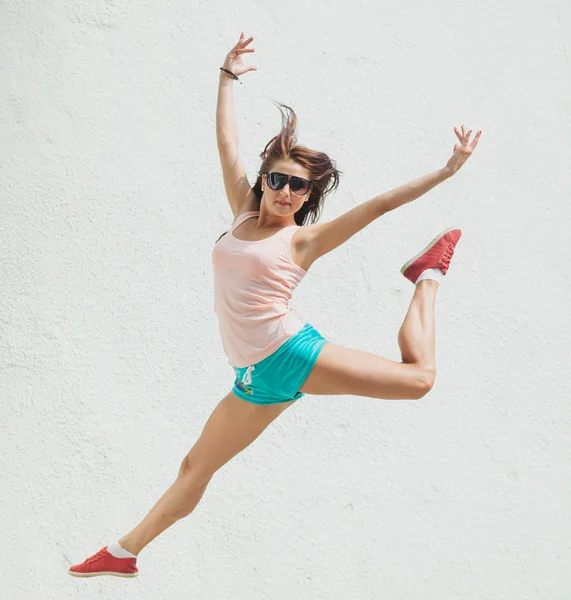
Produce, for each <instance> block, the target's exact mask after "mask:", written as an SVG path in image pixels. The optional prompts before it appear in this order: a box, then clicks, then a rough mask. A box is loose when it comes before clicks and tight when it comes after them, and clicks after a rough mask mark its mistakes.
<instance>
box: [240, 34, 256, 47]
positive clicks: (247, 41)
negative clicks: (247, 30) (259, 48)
mask: <svg viewBox="0 0 571 600" xmlns="http://www.w3.org/2000/svg"><path fill="white" fill-rule="evenodd" d="M253 39H254V37H253V36H252V37H249V38H248V39H247V40H243V41H242V42H241V44H240V45H241V47H242V48H244V46H247V45H248V44H249V43H250V42H251V41H252V40H253Z"/></svg>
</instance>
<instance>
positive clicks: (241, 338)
mask: <svg viewBox="0 0 571 600" xmlns="http://www.w3.org/2000/svg"><path fill="white" fill-rule="evenodd" d="M252 40H253V38H252V37H250V38H248V39H244V34H243V33H242V34H241V35H240V39H239V41H238V43H237V44H236V46H234V47H233V48H232V49H231V50H230V52H229V53H228V55H227V56H226V60H225V62H224V66H223V67H222V68H221V71H220V82H219V89H218V105H217V112H216V132H217V138H218V150H219V153H220V159H221V163H222V173H223V177H224V186H225V189H226V194H227V196H228V200H229V203H230V206H231V208H232V212H233V213H234V223H233V225H232V227H231V229H230V230H229V231H228V232H226V233H225V234H223V235H222V236H220V238H219V239H218V240H217V242H216V243H215V245H214V250H213V253H212V262H213V267H214V283H215V286H214V288H215V311H216V314H217V316H218V319H219V325H220V334H221V337H222V343H223V347H224V351H225V354H226V356H227V358H228V362H229V364H230V365H231V366H232V367H233V368H234V371H235V373H236V379H235V381H234V386H233V388H232V390H231V391H230V392H229V393H228V394H227V395H226V396H225V397H224V398H223V399H222V400H221V402H220V403H219V404H218V405H217V406H216V408H215V409H214V411H213V413H212V414H211V416H210V417H209V418H208V420H207V422H206V424H205V426H204V429H203V431H202V433H201V435H200V437H199V439H198V440H197V441H196V443H195V444H194V446H193V447H192V449H191V450H190V452H189V453H188V454H187V456H186V457H185V458H184V459H183V461H182V464H181V465H180V469H179V474H178V477H177V478H176V480H175V481H174V483H173V484H172V485H171V487H170V488H169V489H168V490H167V491H166V492H165V493H164V495H163V496H162V497H161V498H160V499H159V501H158V502H157V504H156V505H155V506H154V507H153V508H152V509H151V511H150V512H149V513H148V514H147V516H146V517H145V518H144V519H143V520H142V521H141V523H139V525H137V526H136V527H135V528H134V529H133V530H132V531H131V532H130V533H128V534H127V535H125V536H124V537H123V538H121V539H119V540H118V542H115V543H112V544H110V545H108V546H105V547H103V548H102V549H101V550H99V552H97V553H96V554H94V555H93V556H91V557H90V558H88V559H86V560H85V561H84V562H83V563H81V564H78V565H75V566H73V567H71V568H70V570H69V574H70V575H73V576H77V577H93V576H96V575H114V576H119V577H136V576H137V575H138V569H137V566H136V560H137V556H138V554H139V553H140V552H141V550H142V549H143V548H144V547H145V546H147V545H148V544H149V543H150V542H151V541H152V540H153V539H155V538H156V537H157V536H158V535H159V534H160V533H162V532H163V531H165V529H167V528H168V527H170V526H171V525H172V524H173V523H175V522H177V521H178V520H179V519H182V518H183V517H186V516H187V515H189V514H190V513H191V512H192V511H193V510H194V509H195V507H196V505H197V504H198V503H199V501H200V499H201V498H202V495H203V494H204V491H205V490H206V486H207V485H208V483H209V482H210V480H211V479H212V477H213V475H214V474H215V473H216V472H217V471H218V470H219V469H220V468H221V467H222V466H223V465H224V464H226V463H227V462H228V461H229V460H230V459H231V458H233V457H234V456H236V454H238V453H239V452H240V451H241V450H243V449H244V448H246V447H247V446H248V445H249V444H251V443H252V442H253V441H254V440H255V439H256V438H257V437H258V436H259V435H260V434H261V433H262V431H264V429H266V427H267V426H268V425H269V424H270V423H271V422H272V421H273V420H274V419H276V417H278V416H279V415H280V414H281V413H282V412H283V411H284V410H286V409H287V408H288V407H289V406H291V405H292V404H293V403H294V402H296V401H297V400H298V399H299V398H301V397H302V396H304V394H306V393H308V394H330V395H333V394H353V395H357V396H367V397H372V398H382V399H400V400H405V399H419V398H422V397H423V396H424V395H425V394H426V393H427V392H428V391H429V390H430V389H431V388H432V386H433V384H434V379H435V376H436V363H435V357H434V353H435V338H434V303H435V299H436V292H437V290H438V287H439V283H440V281H441V279H442V276H443V275H444V274H446V271H447V270H448V267H449V264H450V259H451V258H452V255H453V253H454V247H455V245H456V243H457V242H458V240H459V238H460V235H461V232H460V230H459V229H447V230H445V231H444V232H442V233H441V234H439V235H438V236H436V238H434V239H433V240H432V242H430V244H428V246H427V247H426V248H425V249H424V250H422V251H421V252H419V253H418V254H417V255H416V256H414V257H413V258H411V259H410V260H409V261H407V262H406V263H405V264H404V266H403V267H402V269H401V272H402V273H403V275H404V276H405V277H406V278H407V279H409V280H410V281H411V282H412V283H413V284H414V285H415V290H414V295H413V297H412V301H411V304H410V308H409V310H408V312H407V315H406V318H405V319H404V322H403V324H402V326H401V328H400V331H399V334H398V343H399V346H400V350H401V354H402V362H394V361H391V360H387V359H385V358H382V357H380V356H376V355H374V354H370V353H368V352H363V351H360V350H353V349H349V348H344V347H342V346H338V345H336V344H332V343H329V342H327V340H326V339H325V338H324V337H323V336H322V335H321V334H320V333H319V332H318V331H317V330H316V329H314V328H313V327H312V326H311V325H310V324H309V323H305V322H304V321H303V320H302V319H300V318H299V317H298V316H297V315H296V314H295V312H294V311H293V310H292V309H291V307H290V306H289V304H288V302H289V300H290V299H291V296H292V293H293V291H294V289H295V288H296V286H297V285H298V284H299V282H300V281H301V280H302V279H303V277H304V276H305V275H306V274H307V272H308V270H309V269H310V267H311V265H312V264H313V263H314V262H315V261H316V260H317V259H318V258H319V257H321V256H323V255H324V254H326V253H328V252H331V251H332V250H333V249H334V248H337V247H338V246H340V245H341V244H343V243H344V242H346V241H347V240H348V239H350V238H351V237H352V236H353V235H355V234H356V233H357V232H358V231H360V230H362V229H363V228H364V227H365V226H367V225H369V223H371V222H372V221H374V220H375V219H377V218H379V217H381V216H382V215H384V214H385V213H387V212H388V211H391V210H394V209H395V208H397V207H399V206H402V205H403V204H405V203H407V202H410V201H412V200H414V199H415V198H418V197H419V196H421V195H422V194H424V193H426V192H428V191H429V190H430V189H432V188H433V187H434V186H436V185H437V184H439V183H441V182H442V181H444V180H446V179H448V178H449V177H451V176H452V175H454V174H455V173H456V172H457V171H458V169H460V167H461V166H462V165H463V164H464V163H465V162H466V160H467V159H468V157H469V156H470V155H471V154H472V152H473V150H474V148H475V147H476V145H477V143H478V140H479V138H480V135H481V131H478V133H477V135H476V136H475V138H474V140H473V141H472V142H470V135H471V133H472V132H471V130H470V131H465V128H464V126H463V125H462V128H461V132H460V131H459V130H458V129H457V128H454V131H455V133H456V136H457V137H458V143H456V145H455V146H454V153H453V155H452V157H451V158H450V159H449V160H448V162H447V164H446V166H445V167H443V168H441V169H439V170H437V171H435V172H433V173H430V174H428V175H426V176H424V177H421V178H420V179H417V180H414V181H412V182H410V183H407V184H405V185H403V186H401V187H398V188H396V189H394V190H391V191H389V192H386V193H384V194H381V195H380V196H377V197H375V198H373V199H372V200H369V201H367V202H364V203H363V204H360V205H358V206H357V207H355V208H353V209H352V210H350V211H348V212H347V213H346V214H344V215H342V216H340V217H338V218H337V219H334V220H332V221H329V222H326V223H320V224H318V223H315V221H317V217H318V214H319V212H320V209H321V208H322V205H323V202H324V199H325V197H326V195H327V194H328V193H330V192H331V191H332V190H333V189H335V188H336V187H337V186H338V184H339V174H340V172H339V171H338V170H337V169H336V168H335V165H334V163H333V162H332V161H331V160H330V158H329V157H328V156H327V155H326V154H323V153H322V152H316V151H313V150H310V149H308V148H305V147H303V146H300V145H298V144H297V141H296V137H295V127H296V117H295V113H294V112H293V110H291V109H290V108H289V107H287V106H285V105H283V106H284V107H285V108H286V109H288V115H287V119H286V118H284V120H283V123H282V130H281V132H280V133H279V135H277V136H275V137H274V138H273V139H272V140H270V142H269V143H268V144H267V145H266V148H265V149H264V151H263V152H262V153H261V158H262V165H261V168H260V171H259V174H258V177H257V180H256V183H255V185H254V186H253V187H251V186H250V184H249V182H248V179H247V177H246V173H245V170H244V167H243V165H242V162H241V160H240V156H239V153H238V129H237V124H236V118H235V114H234V106H233V96H232V94H233V90H232V86H233V83H234V81H235V80H236V79H237V78H238V76H240V75H242V74H244V73H247V72H248V71H252V70H256V68H255V67H252V66H246V65H244V64H243V62H242V54H244V53H246V52H254V48H247V46H248V44H250V42H251V41H252ZM282 114H283V113H282Z"/></svg>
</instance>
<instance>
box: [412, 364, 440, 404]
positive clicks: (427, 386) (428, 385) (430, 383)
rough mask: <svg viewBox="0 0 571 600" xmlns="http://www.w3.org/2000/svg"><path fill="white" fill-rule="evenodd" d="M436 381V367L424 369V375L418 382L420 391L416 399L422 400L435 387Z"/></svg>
mask: <svg viewBox="0 0 571 600" xmlns="http://www.w3.org/2000/svg"><path fill="white" fill-rule="evenodd" d="M435 381H436V369H435V368H430V369H424V373H423V375H422V377H421V378H420V379H419V384H418V393H417V397H416V398H415V400H420V399H421V398H424V396H426V394H428V392H430V390H431V389H432V388H433V387H434V382H435Z"/></svg>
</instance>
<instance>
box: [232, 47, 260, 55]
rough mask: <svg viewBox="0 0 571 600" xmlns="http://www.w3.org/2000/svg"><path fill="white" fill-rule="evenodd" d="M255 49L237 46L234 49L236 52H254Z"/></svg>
mask: <svg viewBox="0 0 571 600" xmlns="http://www.w3.org/2000/svg"><path fill="white" fill-rule="evenodd" d="M255 51H256V49H255V48H238V50H236V54H239V53H242V52H255Z"/></svg>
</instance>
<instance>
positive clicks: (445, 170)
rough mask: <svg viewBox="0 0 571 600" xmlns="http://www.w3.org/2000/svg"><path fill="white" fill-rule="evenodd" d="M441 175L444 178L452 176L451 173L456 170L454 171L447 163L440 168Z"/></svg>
mask: <svg viewBox="0 0 571 600" xmlns="http://www.w3.org/2000/svg"><path fill="white" fill-rule="evenodd" d="M440 171H441V173H442V175H443V177H444V178H445V179H448V178H449V177H452V175H454V173H456V171H454V170H453V169H451V168H450V167H449V166H448V165H446V166H445V167H443V168H442V169H440Z"/></svg>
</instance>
